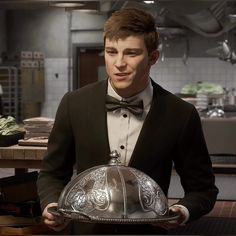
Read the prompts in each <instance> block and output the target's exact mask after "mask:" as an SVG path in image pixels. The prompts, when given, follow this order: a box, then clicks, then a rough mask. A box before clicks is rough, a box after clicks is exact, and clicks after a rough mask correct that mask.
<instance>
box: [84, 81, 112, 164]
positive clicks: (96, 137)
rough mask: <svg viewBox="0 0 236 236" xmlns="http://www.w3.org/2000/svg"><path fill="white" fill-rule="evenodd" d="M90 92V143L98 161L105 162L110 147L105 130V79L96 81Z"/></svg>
mask: <svg viewBox="0 0 236 236" xmlns="http://www.w3.org/2000/svg"><path fill="white" fill-rule="evenodd" d="M92 92H93V94H91V97H92V99H91V100H90V103H89V104H90V106H91V107H90V108H89V109H88V111H89V113H88V120H90V121H91V122H90V127H89V129H90V130H89V132H91V134H92V135H91V136H90V137H91V139H92V140H91V143H92V144H93V145H94V147H93V148H94V150H97V154H96V155H97V157H98V158H99V160H98V162H100V163H101V164H107V163H108V160H109V154H110V147H109V141H108V132H107V116H106V109H105V98H106V93H107V80H104V81H102V82H101V83H98V84H97V86H95V87H94V90H93V91H92Z"/></svg>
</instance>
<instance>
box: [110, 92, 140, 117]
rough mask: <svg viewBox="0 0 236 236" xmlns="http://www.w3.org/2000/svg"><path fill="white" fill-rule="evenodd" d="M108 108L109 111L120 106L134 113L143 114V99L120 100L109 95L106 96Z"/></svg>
mask: <svg viewBox="0 0 236 236" xmlns="http://www.w3.org/2000/svg"><path fill="white" fill-rule="evenodd" d="M106 108H107V111H114V110H116V109H119V108H124V109H127V110H129V111H130V112H132V113H133V114H134V115H142V113H143V101H142V100H135V101H130V102H127V101H119V100H118V99H116V98H114V97H111V96H109V95H107V97H106Z"/></svg>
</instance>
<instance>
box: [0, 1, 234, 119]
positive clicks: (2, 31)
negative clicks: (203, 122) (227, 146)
mask: <svg viewBox="0 0 236 236" xmlns="http://www.w3.org/2000/svg"><path fill="white" fill-rule="evenodd" d="M3 2H4V1H3ZM5 2H6V1H5ZM12 2H13V4H12V5H11V6H10V7H9V6H7V7H6V5H4V4H2V5H1V4H0V55H1V58H0V62H1V64H0V66H5V65H15V64H16V61H17V62H19V60H20V56H21V53H22V52H25V51H26V52H40V53H42V55H43V65H42V67H43V69H44V89H45V93H44V94H45V95H44V96H45V97H44V99H43V101H42V106H41V115H42V116H46V117H52V118H53V117H54V116H55V113H56V110H57V107H58V104H59V101H60V99H61V98H62V96H63V94H64V93H65V92H67V91H68V90H72V89H75V88H77V87H79V80H80V78H79V74H78V73H79V72H78V71H79V70H80V69H79V58H78V53H76V52H78V49H79V51H80V52H85V51H86V48H102V44H103V38H102V27H103V23H104V21H105V20H106V18H107V15H108V14H109V12H108V11H106V8H107V2H109V1H103V3H104V4H103V5H101V2H100V12H98V13H97V12H82V11H78V10H68V9H65V8H56V7H52V6H48V5H47V6H37V7H32V6H31V7H29V6H28V7H27V4H22V5H21V6H19V5H17V7H16V4H15V7H14V1H12ZM23 2H24V1H23ZM29 2H30V1H29ZM44 2H45V1H44ZM118 2H120V1H118ZM121 2H122V1H121ZM124 2H126V5H127V2H128V3H129V2H132V3H133V2H138V1H124ZM158 2H159V1H157V2H156V3H155V7H153V6H152V7H151V9H152V11H153V8H154V9H159V8H161V7H159V5H158ZM160 2H165V1H160ZM167 2H168V1H167ZM170 2H171V1H170ZM173 2H174V1H173ZM191 2H192V3H194V2H196V1H191ZM198 2H202V3H203V2H204V3H205V4H206V2H207V1H198ZM209 2H210V3H209V5H208V6H207V7H209V6H211V5H212V4H213V3H215V2H216V1H209ZM226 2H227V1H226ZM115 3H116V4H117V1H115ZM108 5H109V4H108ZM117 5H118V4H117ZM101 6H102V7H103V8H104V9H105V10H103V9H102V7H101ZM113 6H114V5H113ZM160 6H161V5H160ZM109 7H111V5H109ZM188 7H189V6H188ZM193 7H194V4H193ZM202 8H203V7H202ZM161 9H163V8H161ZM186 9H187V8H186ZM189 9H190V8H189ZM195 9H197V8H195ZM176 10H178V8H176ZM196 11H197V10H196ZM155 14H156V13H155V11H154V15H155ZM157 18H158V16H157ZM234 23H235V22H234ZM173 25H177V26H178V27H176V29H177V32H176V30H175V28H173V26H172V25H171V27H172V28H160V32H161V36H162V48H163V53H162V55H161V58H160V60H159V61H158V63H157V64H156V65H155V66H153V67H152V70H151V77H152V78H153V79H154V80H155V81H156V82H157V83H159V84H160V85H162V86H163V87H165V88H166V89H168V90H170V91H171V92H173V93H179V92H180V91H181V88H182V87H183V86H184V85H185V84H187V83H197V82H199V81H201V82H213V83H219V84H220V85H222V87H224V88H227V89H231V88H235V87H236V73H235V72H236V65H235V64H234V62H232V61H227V60H220V59H219V57H218V54H216V53H215V55H209V53H208V54H207V53H206V51H207V50H209V49H214V48H217V47H219V46H220V45H222V42H223V41H224V40H225V39H231V42H234V41H236V40H235V39H236V37H235V30H234V29H235V28H233V29H231V30H230V31H228V32H224V33H222V34H218V35H217V34H216V36H215V37H212V36H211V35H210V34H209V35H207V34H206V35H204V36H203V35H201V34H199V33H196V32H194V31H193V30H191V29H189V28H187V27H182V26H181V28H180V27H179V24H177V23H175V22H174V24H173ZM163 29H164V31H163ZM165 29H167V30H165ZM173 29H174V30H175V31H174V30H173ZM171 30H172V31H173V32H172V31H171ZM231 46H232V48H233V49H232V50H234V46H235V45H234V44H232V45H231ZM213 51H214V50H213ZM213 54H214V53H213ZM99 55H100V57H101V58H102V56H103V54H102V51H101V53H100V54H99ZM219 55H220V54H219ZM70 58H71V60H70ZM91 66H92V65H91ZM98 73H99V76H98V77H99V78H100V79H101V78H104V77H105V72H104V67H103V66H100V67H99V68H98Z"/></svg>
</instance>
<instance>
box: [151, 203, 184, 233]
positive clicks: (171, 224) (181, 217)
mask: <svg viewBox="0 0 236 236" xmlns="http://www.w3.org/2000/svg"><path fill="white" fill-rule="evenodd" d="M169 210H170V211H172V212H175V213H177V214H178V215H179V217H178V218H177V219H176V220H170V221H165V222H160V223H157V224H155V225H157V226H159V227H162V228H164V229H167V230H169V229H174V228H176V227H178V226H179V225H181V224H182V223H183V222H184V221H185V219H186V217H187V216H186V214H185V212H184V211H183V210H182V209H181V207H178V206H171V207H170V209H169Z"/></svg>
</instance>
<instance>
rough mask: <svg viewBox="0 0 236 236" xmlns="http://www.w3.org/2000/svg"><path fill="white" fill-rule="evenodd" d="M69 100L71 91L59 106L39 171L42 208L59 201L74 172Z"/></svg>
mask: <svg viewBox="0 0 236 236" xmlns="http://www.w3.org/2000/svg"><path fill="white" fill-rule="evenodd" d="M68 101H69V93H67V94H66V95H64V97H63V98H62V100H61V103H60V105H59V107H58V110H57V114H56V118H55V122H54V126H53V129H52V131H51V134H50V137H49V141H48V152H47V155H46V156H45V157H44V160H43V162H42V169H41V170H40V172H39V177H38V181H37V188H38V195H39V198H40V203H41V208H42V209H44V208H45V207H46V205H47V204H49V203H52V202H57V201H58V198H59V196H60V193H61V191H62V190H63V189H64V187H65V185H66V184H67V183H68V181H70V179H71V176H72V174H73V165H74V162H75V147H74V139H73V132H72V128H71V125H70V114H69V112H68V111H69V109H68V106H69V102H68Z"/></svg>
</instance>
